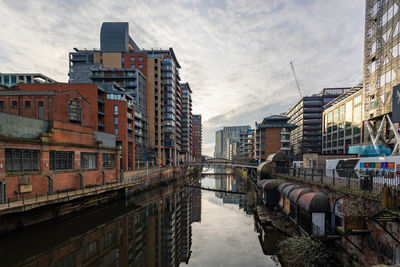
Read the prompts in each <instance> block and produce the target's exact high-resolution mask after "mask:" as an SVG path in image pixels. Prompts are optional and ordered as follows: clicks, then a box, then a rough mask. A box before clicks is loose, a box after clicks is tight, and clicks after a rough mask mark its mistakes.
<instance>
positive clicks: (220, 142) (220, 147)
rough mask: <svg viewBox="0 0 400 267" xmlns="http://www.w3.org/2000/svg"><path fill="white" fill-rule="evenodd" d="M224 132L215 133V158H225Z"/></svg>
mask: <svg viewBox="0 0 400 267" xmlns="http://www.w3.org/2000/svg"><path fill="white" fill-rule="evenodd" d="M223 151H224V131H223V130H219V131H216V132H215V148H214V158H223V157H224V154H223Z"/></svg>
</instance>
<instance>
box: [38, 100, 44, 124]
mask: <svg viewBox="0 0 400 267" xmlns="http://www.w3.org/2000/svg"><path fill="white" fill-rule="evenodd" d="M43 113H44V104H43V101H39V102H38V119H39V120H43Z"/></svg>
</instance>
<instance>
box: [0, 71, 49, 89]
mask: <svg viewBox="0 0 400 267" xmlns="http://www.w3.org/2000/svg"><path fill="white" fill-rule="evenodd" d="M55 82H56V81H55V80H53V79H51V78H49V77H47V76H45V75H43V74H40V73H0V84H2V85H5V86H7V87H11V86H14V85H17V84H19V83H55Z"/></svg>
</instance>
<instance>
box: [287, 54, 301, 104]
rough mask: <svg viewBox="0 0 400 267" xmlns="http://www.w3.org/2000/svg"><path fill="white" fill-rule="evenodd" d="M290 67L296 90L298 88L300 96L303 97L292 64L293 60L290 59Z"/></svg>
mask: <svg viewBox="0 0 400 267" xmlns="http://www.w3.org/2000/svg"><path fill="white" fill-rule="evenodd" d="M290 67H292V72H293V76H294V81H295V82H296V86H297V90H299V94H300V98H303V94H302V93H301V89H300V85H299V81H298V80H297V77H296V72H295V71H294V66H293V62H292V61H290ZM303 92H304V91H303Z"/></svg>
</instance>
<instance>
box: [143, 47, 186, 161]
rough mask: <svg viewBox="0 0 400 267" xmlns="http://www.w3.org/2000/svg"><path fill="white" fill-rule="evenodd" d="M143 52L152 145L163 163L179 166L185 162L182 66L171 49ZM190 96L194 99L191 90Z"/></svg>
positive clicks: (150, 141)
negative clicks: (182, 151)
mask: <svg viewBox="0 0 400 267" xmlns="http://www.w3.org/2000/svg"><path fill="white" fill-rule="evenodd" d="M143 52H144V53H145V54H146V64H147V70H146V78H147V79H146V81H147V83H146V86H147V88H146V92H147V107H146V108H147V114H148V118H149V121H148V125H149V127H150V128H149V129H151V131H150V130H149V133H150V134H149V144H150V145H151V146H152V147H154V148H155V149H156V150H157V158H158V160H159V161H160V162H162V163H164V164H165V163H178V162H180V161H181V160H182V161H183V155H180V153H179V152H180V150H181V146H182V93H181V85H180V80H181V78H180V74H179V69H180V68H181V66H180V64H179V62H178V59H177V58H176V56H175V53H174V50H173V49H172V48H169V49H159V50H157V49H151V50H144V51H143ZM184 86H185V85H184ZM188 93H189V95H191V90H189V91H188ZM189 98H190V99H191V96H189ZM153 130H154V131H153ZM183 154H184V153H183Z"/></svg>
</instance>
